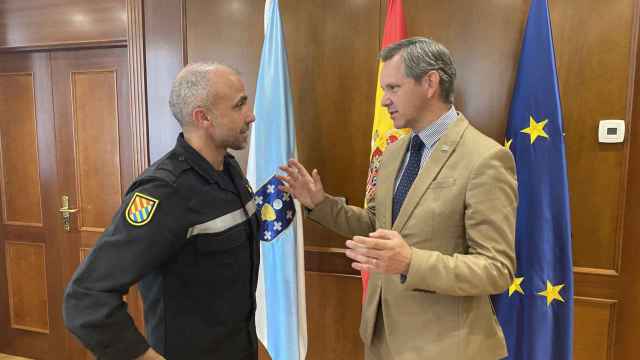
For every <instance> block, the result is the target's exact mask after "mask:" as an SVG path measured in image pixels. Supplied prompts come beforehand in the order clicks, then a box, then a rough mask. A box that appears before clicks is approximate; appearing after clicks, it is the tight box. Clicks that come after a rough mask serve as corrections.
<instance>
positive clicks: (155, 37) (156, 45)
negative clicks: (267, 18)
mask: <svg viewBox="0 0 640 360" xmlns="http://www.w3.org/2000/svg"><path fill="white" fill-rule="evenodd" d="M184 1H185V0H163V1H145V2H144V31H145V39H144V45H145V61H146V66H147V77H146V80H147V103H148V119H149V122H148V124H149V160H150V161H151V162H154V161H156V160H158V159H159V158H160V157H162V155H164V154H165V153H166V152H167V151H169V150H171V149H172V148H173V146H174V145H175V143H176V136H177V135H178V133H179V132H180V126H179V125H178V122H177V121H176V120H175V119H174V118H173V115H171V111H170V110H169V93H170V91H171V84H172V83H173V80H174V79H175V77H176V75H177V74H178V72H179V71H180V69H182V67H183V66H184V63H185V62H186V60H185V59H184V57H185V51H184V49H185V44H184V35H185V34H184V31H183V26H184V25H185V24H184V23H183V16H182V15H183V11H184ZM207 22H209V20H207Z"/></svg>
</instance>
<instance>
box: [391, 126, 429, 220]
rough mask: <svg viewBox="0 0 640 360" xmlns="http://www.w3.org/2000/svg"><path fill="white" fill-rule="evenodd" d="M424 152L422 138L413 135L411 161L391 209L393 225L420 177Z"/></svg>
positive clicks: (403, 175) (402, 177)
mask: <svg viewBox="0 0 640 360" xmlns="http://www.w3.org/2000/svg"><path fill="white" fill-rule="evenodd" d="M423 152H424V142H422V139H420V136H418V135H413V137H412V138H411V149H410V152H409V161H408V162H407V166H406V167H405V168H404V172H403V173H402V176H401V177H400V181H399V182H398V187H397V188H396V191H395V193H394V194H393V207H392V209H391V223H392V224H393V223H395V222H396V218H397V217H398V213H400V208H401V207H402V203H404V199H405V198H406V197H407V194H408V193H409V189H411V185H412V184H413V181H414V180H415V179H416V177H417V176H418V172H420V162H421V161H422V153H423Z"/></svg>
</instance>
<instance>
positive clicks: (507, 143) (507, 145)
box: [504, 139, 513, 150]
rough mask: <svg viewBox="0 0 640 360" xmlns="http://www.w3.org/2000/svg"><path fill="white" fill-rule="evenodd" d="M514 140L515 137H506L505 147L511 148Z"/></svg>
mask: <svg viewBox="0 0 640 360" xmlns="http://www.w3.org/2000/svg"><path fill="white" fill-rule="evenodd" d="M512 142H513V139H509V140H507V139H504V148H505V149H507V150H511V143H512Z"/></svg>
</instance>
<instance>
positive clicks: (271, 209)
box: [255, 176, 296, 241]
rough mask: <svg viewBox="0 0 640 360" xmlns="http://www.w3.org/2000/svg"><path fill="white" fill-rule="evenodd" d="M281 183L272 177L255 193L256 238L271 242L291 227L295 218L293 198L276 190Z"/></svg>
mask: <svg viewBox="0 0 640 360" xmlns="http://www.w3.org/2000/svg"><path fill="white" fill-rule="evenodd" d="M280 185H282V181H280V180H278V179H277V178H276V177H275V176H272V177H271V179H269V181H267V182H266V183H265V184H264V185H262V186H261V187H260V188H259V189H258V191H256V197H255V200H256V210H257V212H258V217H259V218H260V230H259V231H258V238H259V239H260V240H262V241H273V240H274V239H275V238H276V237H277V236H278V235H280V233H282V232H283V231H284V230H285V229H286V228H288V227H289V225H291V223H292V222H293V219H294V218H295V216H296V207H295V204H294V202H293V198H292V197H291V195H290V194H289V193H287V192H284V191H282V190H280V189H278V186H280Z"/></svg>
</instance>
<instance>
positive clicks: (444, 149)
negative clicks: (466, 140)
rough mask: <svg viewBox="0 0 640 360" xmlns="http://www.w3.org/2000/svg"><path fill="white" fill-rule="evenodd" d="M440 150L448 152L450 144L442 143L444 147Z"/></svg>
mask: <svg viewBox="0 0 640 360" xmlns="http://www.w3.org/2000/svg"><path fill="white" fill-rule="evenodd" d="M440 151H442V152H443V153H446V152H447V151H449V145H442V147H441V148H440Z"/></svg>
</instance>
